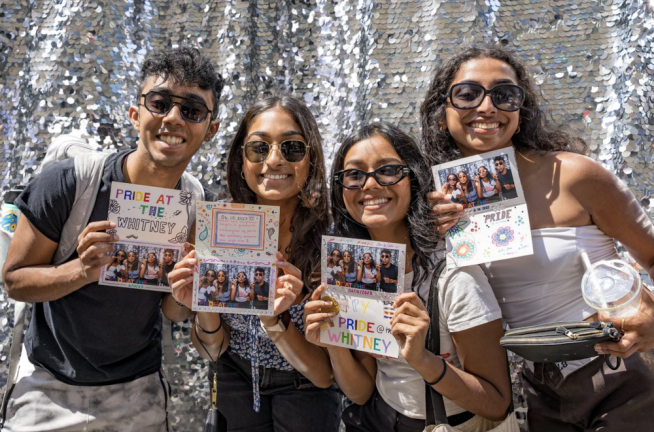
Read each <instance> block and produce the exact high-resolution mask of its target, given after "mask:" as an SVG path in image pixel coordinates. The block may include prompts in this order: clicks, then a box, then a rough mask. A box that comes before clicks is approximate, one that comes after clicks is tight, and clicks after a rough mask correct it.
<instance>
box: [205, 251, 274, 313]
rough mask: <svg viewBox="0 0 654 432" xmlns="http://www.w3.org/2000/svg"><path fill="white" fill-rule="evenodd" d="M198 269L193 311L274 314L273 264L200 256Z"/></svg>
mask: <svg viewBox="0 0 654 432" xmlns="http://www.w3.org/2000/svg"><path fill="white" fill-rule="evenodd" d="M197 266H198V270H197V271H196V273H195V274H196V279H197V289H194V290H193V310H195V311H202V312H223V313H225V312H226V313H241V314H256V315H272V314H273V302H274V300H275V280H276V279H277V265H276V263H275V262H270V261H257V260H240V259H221V258H214V257H206V258H205V257H202V258H198V264H197Z"/></svg>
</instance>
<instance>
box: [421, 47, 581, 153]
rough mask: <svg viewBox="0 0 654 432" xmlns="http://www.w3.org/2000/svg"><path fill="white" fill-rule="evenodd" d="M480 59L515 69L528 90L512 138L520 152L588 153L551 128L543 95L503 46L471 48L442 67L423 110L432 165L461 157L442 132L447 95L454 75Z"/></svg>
mask: <svg viewBox="0 0 654 432" xmlns="http://www.w3.org/2000/svg"><path fill="white" fill-rule="evenodd" d="M479 58H492V59H495V60H499V61H502V62H504V63H506V64H508V65H509V66H511V68H512V69H513V70H514V72H515V74H516V77H517V78H518V85H519V86H520V87H522V88H523V90H524V91H525V101H524V104H523V105H522V107H521V108H520V124H519V126H520V130H519V132H517V133H516V134H515V135H513V138H512V142H513V145H514V147H515V148H516V150H518V151H520V150H537V151H539V152H547V151H570V152H575V153H584V152H585V151H586V146H585V143H583V141H581V140H573V139H571V138H570V136H569V135H568V134H566V133H565V132H563V131H561V130H560V129H558V128H556V127H553V126H551V124H550V122H549V121H548V119H547V116H546V113H545V112H544V111H543V110H542V109H541V108H540V107H539V105H538V103H539V94H538V92H537V91H536V87H535V85H534V83H533V80H532V78H531V75H530V74H529V72H528V71H527V68H526V67H525V65H524V64H523V62H522V61H521V60H519V59H518V58H517V57H515V56H514V55H513V54H511V53H509V52H508V51H506V50H504V49H502V48H499V47H481V48H479V47H470V48H467V49H465V50H463V51H462V52H460V53H459V54H457V55H455V56H454V57H452V58H450V59H449V60H448V61H446V62H445V63H444V64H442V65H441V67H439V68H438V70H437V71H436V73H435V74H434V78H433V79H432V82H431V85H430V86H429V90H428V91H427V96H426V97H425V100H424V102H423V103H422V106H421V107H420V122H421V125H422V145H423V146H424V149H425V155H426V156H427V158H428V159H429V163H430V164H431V165H436V164H439V163H443V162H448V161H451V160H454V159H458V158H460V157H461V153H460V152H459V150H458V148H457V145H456V142H455V141H454V138H452V135H451V134H450V133H449V131H447V130H444V131H443V130H440V125H441V124H443V123H444V122H445V108H446V102H445V101H446V95H447V92H448V91H449V89H450V87H451V86H452V83H453V81H454V76H455V75H456V74H457V72H458V71H459V69H460V68H461V65H463V64H464V63H465V62H467V61H469V60H474V59H479Z"/></svg>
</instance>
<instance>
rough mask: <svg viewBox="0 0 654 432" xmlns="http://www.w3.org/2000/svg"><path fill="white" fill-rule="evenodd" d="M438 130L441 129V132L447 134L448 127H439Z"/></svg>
mask: <svg viewBox="0 0 654 432" xmlns="http://www.w3.org/2000/svg"><path fill="white" fill-rule="evenodd" d="M438 129H440V131H441V132H445V131H446V130H447V126H439V127H438Z"/></svg>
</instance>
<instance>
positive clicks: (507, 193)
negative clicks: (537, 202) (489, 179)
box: [497, 169, 518, 199]
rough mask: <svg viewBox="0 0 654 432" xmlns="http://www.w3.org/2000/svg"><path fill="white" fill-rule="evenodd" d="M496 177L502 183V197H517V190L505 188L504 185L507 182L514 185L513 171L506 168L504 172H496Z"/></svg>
mask: <svg viewBox="0 0 654 432" xmlns="http://www.w3.org/2000/svg"><path fill="white" fill-rule="evenodd" d="M497 179H498V180H499V181H500V184H501V185H502V198H504V199H511V198H517V197H518V192H517V191H516V190H515V188H513V189H506V188H505V186H504V185H507V184H510V185H514V186H515V181H514V180H513V173H512V172H511V170H510V169H507V170H506V174H502V173H499V172H498V173H497Z"/></svg>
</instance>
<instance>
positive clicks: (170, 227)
mask: <svg viewBox="0 0 654 432" xmlns="http://www.w3.org/2000/svg"><path fill="white" fill-rule="evenodd" d="M193 205H195V198H194V197H193V193H192V192H188V191H182V190H174V189H164V188H158V187H151V186H142V185H134V184H129V183H120V182H113V183H112V185H111V198H110V199H109V212H108V215H107V219H108V220H110V221H112V222H115V223H116V228H115V229H114V230H111V231H110V232H113V233H115V234H117V235H118V237H119V238H120V242H119V243H116V244H115V245H114V250H113V251H112V252H111V254H112V256H114V260H113V262H112V263H110V264H108V265H107V266H106V267H104V268H103V269H102V270H101V274H100V280H99V283H100V284H101V285H112V286H119V287H125V288H138V289H147V290H154V291H164V292H170V287H169V286H168V273H169V272H170V271H172V270H173V268H174V267H175V264H176V263H177V261H178V260H179V258H180V256H181V251H182V247H183V245H184V242H185V241H186V240H187V238H188V230H189V227H188V221H189V212H190V209H191V208H192V207H191V206H193Z"/></svg>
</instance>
